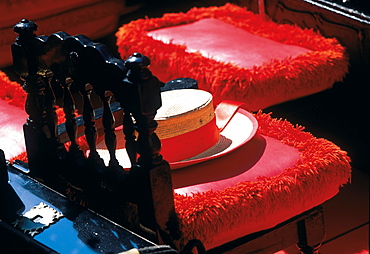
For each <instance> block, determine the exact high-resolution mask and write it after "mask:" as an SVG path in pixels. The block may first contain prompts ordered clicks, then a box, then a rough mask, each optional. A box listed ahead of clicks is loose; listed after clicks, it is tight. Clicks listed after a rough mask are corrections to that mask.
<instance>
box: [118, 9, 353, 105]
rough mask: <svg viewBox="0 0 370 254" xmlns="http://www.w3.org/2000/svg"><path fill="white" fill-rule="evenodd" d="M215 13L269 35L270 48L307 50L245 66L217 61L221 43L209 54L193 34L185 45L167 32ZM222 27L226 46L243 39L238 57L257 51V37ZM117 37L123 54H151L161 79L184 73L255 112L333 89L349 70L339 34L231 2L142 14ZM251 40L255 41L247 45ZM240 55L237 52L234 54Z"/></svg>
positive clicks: (264, 36)
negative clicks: (284, 21)
mask: <svg viewBox="0 0 370 254" xmlns="http://www.w3.org/2000/svg"><path fill="white" fill-rule="evenodd" d="M210 18H211V19H217V20H219V21H222V22H224V23H226V24H227V25H228V26H230V25H231V26H234V27H235V28H237V29H241V30H243V31H244V32H245V33H248V34H250V35H251V36H249V37H248V38H252V37H255V38H256V37H260V39H263V40H265V41H267V40H270V43H267V44H266V45H264V46H265V47H262V48H264V49H265V52H274V51H277V49H276V45H275V46H274V47H273V48H270V46H269V45H270V44H281V45H284V46H285V48H289V46H291V47H301V48H304V49H306V52H305V53H301V54H298V55H296V54H287V55H286V57H285V58H284V59H281V58H274V57H272V58H271V59H270V60H269V61H265V62H263V63H261V62H260V61H259V60H257V59H256V65H254V66H253V67H248V68H245V67H240V66H238V65H236V64H232V63H230V62H227V61H226V62H222V61H217V60H215V59H214V58H216V57H217V54H219V53H220V52H222V48H220V49H218V50H215V51H217V52H213V53H214V54H212V52H211V53H210V52H207V54H210V56H209V57H205V56H204V55H203V54H201V52H200V51H201V50H202V49H200V48H198V50H199V52H196V50H197V47H195V48H190V46H189V47H188V46H187V44H189V45H190V44H191V43H192V41H190V40H194V38H186V37H189V36H184V38H183V39H184V40H183V41H181V44H182V42H183V43H184V44H185V45H180V44H178V43H180V42H176V40H177V37H176V38H173V40H172V39H171V37H168V36H170V32H166V31H164V30H165V29H167V28H168V29H172V30H171V31H175V30H176V29H177V27H178V28H179V29H180V27H182V25H185V24H186V25H189V24H191V23H195V22H197V21H201V20H205V19H210ZM222 27H223V26H220V27H219V30H218V31H219V33H220V37H222V36H225V34H227V36H228V37H229V39H230V45H224V44H223V47H225V46H226V47H227V46H230V47H231V45H234V46H233V47H238V43H233V42H234V41H237V42H239V41H240V45H241V46H240V48H235V49H234V50H235V51H236V52H239V56H240V55H248V54H250V51H253V50H250V49H252V47H253V43H252V42H249V41H248V40H244V41H243V40H242V39H240V37H238V36H235V37H232V36H230V35H229V33H228V31H227V30H228V29H227V28H225V29H223V28H222ZM225 27H227V26H225ZM215 29H216V30H217V27H216V28H215ZM162 30H163V32H162ZM204 30H207V27H204ZM209 30H211V28H209ZM212 31H213V32H214V29H213V30H212ZM149 33H159V34H161V33H166V35H167V40H169V42H168V43H165V42H163V41H162V40H156V39H154V38H153V37H152V36H150V35H149ZM178 33H179V32H178ZM178 33H177V34H178ZM210 33H211V32H210ZM213 34H214V33H213ZM241 34H242V32H241ZM206 36H208V34H207V33H204V34H203V36H202V37H199V41H200V43H199V44H200V46H202V45H201V44H202V43H201V40H202V39H204V38H208V37H206ZM209 36H214V35H209ZM116 37H117V45H118V50H119V52H120V54H121V57H122V58H123V59H126V58H127V57H128V56H130V55H131V54H132V53H133V52H136V51H137V52H140V53H142V54H144V55H146V56H148V57H149V58H150V59H151V63H152V64H151V69H152V71H153V73H154V74H155V75H156V76H157V77H158V78H160V79H161V80H162V81H164V82H167V81H169V80H171V79H174V78H179V77H189V78H194V79H196V80H197V81H198V82H199V87H200V89H203V90H206V91H209V92H211V93H212V94H213V96H214V99H215V101H216V102H219V101H222V100H225V99H226V100H234V101H241V102H244V103H246V105H247V109H249V110H253V111H257V110H259V109H263V108H266V107H268V106H271V105H275V104H278V103H281V102H284V101H288V100H292V99H296V98H299V97H302V96H306V95H309V94H313V93H317V92H319V91H322V90H325V89H328V88H330V87H332V86H333V84H334V83H335V82H337V81H341V80H342V78H343V77H344V76H345V74H346V73H347V71H348V59H347V57H346V54H345V49H344V48H343V47H342V46H341V45H340V44H339V43H338V41H337V40H336V39H329V38H324V37H323V36H321V35H319V34H318V33H316V32H314V31H313V30H307V29H305V30H303V29H301V28H298V27H296V26H292V25H279V24H276V23H273V22H270V21H265V20H263V19H262V18H261V17H260V16H259V15H256V14H254V13H252V12H249V11H247V10H246V9H244V8H241V7H238V6H235V5H232V4H226V5H224V6H221V7H209V8H193V9H191V10H189V11H188V12H187V13H167V14H165V15H163V17H161V18H151V19H139V20H136V21H132V22H130V23H129V24H125V25H123V26H122V27H121V28H120V29H119V31H118V32H117V33H116ZM203 37H204V38H203ZM209 38H212V37H209ZM213 38H215V37H213ZM171 41H172V42H171ZM271 42H273V43H271ZM248 43H250V46H246V45H249V44H248ZM257 43H258V42H257ZM235 45H236V46H235ZM194 51H195V52H194ZM272 55H273V54H272ZM239 56H238V55H235V58H238V57H239Z"/></svg>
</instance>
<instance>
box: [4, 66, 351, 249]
mask: <svg viewBox="0 0 370 254" xmlns="http://www.w3.org/2000/svg"><path fill="white" fill-rule="evenodd" d="M19 87H20V85H19V84H18V83H16V82H12V81H10V80H9V79H8V78H7V76H6V75H5V74H4V73H2V72H1V71H0V100H1V102H5V100H7V101H9V102H11V103H14V104H17V103H16V101H17V102H21V104H22V105H18V106H19V107H23V104H24V99H18V100H15V98H14V96H15V95H16V94H17V96H20V98H25V96H24V92H22V90H18V88H19ZM4 88H6V89H4ZM12 91H18V92H12ZM4 105H5V103H4ZM12 107H14V106H12ZM2 110H4V109H3V108H2ZM5 110H6V109H5ZM12 117H13V118H14V119H16V118H17V117H18V118H19V116H17V115H13V116H12ZM20 117H21V119H22V122H23V119H24V116H23V115H22V116H20ZM255 117H256V119H257V121H258V125H259V127H258V131H257V135H256V137H255V138H254V139H252V140H251V141H250V142H248V143H247V144H246V145H244V146H243V147H241V148H239V149H237V150H235V151H233V152H231V153H230V154H229V155H225V156H222V157H220V158H218V159H215V160H211V161H207V162H204V163H200V164H198V165H194V166H192V167H188V168H183V169H179V170H174V171H173V172H172V173H173V181H174V186H175V190H174V191H175V209H176V212H177V214H178V216H179V221H180V225H181V231H182V234H183V236H182V238H181V243H186V242H187V241H188V240H191V239H199V240H201V241H202V242H203V243H204V244H205V246H206V248H207V249H210V248H212V247H215V246H218V245H220V244H223V243H226V242H228V241H231V240H233V239H236V238H238V237H241V236H243V235H246V234H250V233H253V232H256V231H259V230H264V229H267V228H271V227H273V226H275V225H276V224H278V223H280V222H283V221H285V220H287V219H289V218H291V217H293V216H295V215H297V214H299V213H302V212H303V211H305V210H308V209H310V208H312V207H314V206H316V205H319V204H321V203H323V202H324V201H326V200H328V199H330V198H331V197H333V196H334V195H336V194H337V193H338V190H339V187H340V186H342V185H344V184H346V183H347V182H348V181H349V179H350V177H351V167H350V158H349V157H348V156H347V153H346V152H345V151H343V150H341V149H340V148H339V147H338V146H336V145H335V144H333V143H332V142H330V141H328V140H325V139H322V138H316V137H314V136H313V135H311V134H310V133H307V132H304V128H303V127H302V126H293V125H292V124H291V123H289V122H288V121H286V120H281V119H273V118H271V116H270V114H266V113H262V112H258V113H256V114H255ZM0 127H1V125H0ZM2 131H3V130H2V129H0V132H2ZM261 140H264V142H265V144H264V146H265V148H263V149H262V150H261V149H260V151H261V154H260V155H258V156H259V157H258V158H257V159H252V160H251V158H249V157H251V156H255V153H257V152H258V151H256V150H258V149H257V147H256V146H255V144H257V143H258V142H260V141H261ZM19 143H20V142H18V143H14V144H8V146H11V145H17V144H19ZM22 143H23V141H22ZM1 145H3V144H2V143H1ZM248 145H249V146H250V147H249V148H248ZM269 147H270V149H268V148H269ZM2 149H4V150H5V151H6V150H7V147H6V146H5V147H2ZM248 149H249V150H248ZM282 150H285V151H288V152H289V151H290V152H289V153H287V154H282V153H281V151H282ZM247 151H249V152H247ZM266 154H268V155H269V157H267V158H264V155H266ZM18 158H19V159H22V155H20V156H19V157H18ZM23 159H24V156H23ZM246 161H248V162H250V163H249V164H248V165H243V167H242V168H241V169H240V168H239V169H238V168H237V165H241V164H243V163H244V162H246ZM251 161H252V162H251ZM204 168H206V169H207V170H209V169H211V170H212V171H213V172H214V173H213V174H208V177H212V176H214V175H217V174H218V173H220V172H221V173H222V171H224V172H225V173H227V174H233V172H231V171H232V170H235V169H238V170H242V171H245V174H246V175H247V176H246V177H244V178H242V177H240V178H239V179H240V182H238V181H236V182H234V183H233V184H230V186H229V187H227V188H218V189H217V188H212V184H217V182H218V181H220V180H223V179H216V180H215V179H213V180H212V181H209V182H205V181H203V179H201V177H204V176H202V175H201V173H200V172H201V171H202V170H203V169H204ZM194 169H196V171H197V172H195V174H193V175H192V177H191V178H192V179H193V180H194V179H195V180H196V181H198V182H197V184H194V185H193V186H189V184H188V183H186V180H187V179H188V178H186V177H184V174H183V173H181V172H185V173H186V172H188V173H189V172H191V170H194ZM254 173H256V174H257V175H258V176H259V177H256V175H253V174H254ZM238 174H239V175H240V176H242V175H243V174H244V173H243V172H238ZM234 177H238V175H234ZM242 179H244V180H242ZM246 179H248V180H246ZM234 180H235V179H234ZM202 184H208V185H209V186H207V187H209V189H208V190H205V189H203V190H202V191H198V192H195V191H194V190H195V189H196V188H197V187H199V185H202ZM215 186H216V185H215ZM192 187H194V188H193V189H192ZM212 189H213V190H212ZM198 190H199V189H198Z"/></svg>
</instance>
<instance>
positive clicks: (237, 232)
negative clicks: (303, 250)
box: [173, 112, 351, 249]
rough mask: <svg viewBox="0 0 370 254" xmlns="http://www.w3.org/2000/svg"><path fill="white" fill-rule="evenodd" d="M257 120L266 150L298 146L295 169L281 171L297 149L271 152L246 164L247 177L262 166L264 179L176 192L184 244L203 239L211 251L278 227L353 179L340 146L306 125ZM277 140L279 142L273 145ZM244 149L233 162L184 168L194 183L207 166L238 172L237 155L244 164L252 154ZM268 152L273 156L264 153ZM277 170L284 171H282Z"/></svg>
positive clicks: (264, 117)
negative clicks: (266, 156)
mask: <svg viewBox="0 0 370 254" xmlns="http://www.w3.org/2000/svg"><path fill="white" fill-rule="evenodd" d="M255 117H256V119H257V121H258V124H259V129H258V132H257V136H256V138H258V136H260V137H262V138H264V139H265V140H266V143H267V144H266V146H269V145H273V146H275V149H281V148H284V146H288V147H291V148H294V150H296V151H297V152H298V153H299V155H298V157H299V159H298V160H297V161H296V162H295V163H293V164H291V166H288V167H283V166H284V165H287V164H290V163H291V162H286V161H285V160H287V159H289V157H295V153H296V152H295V151H294V150H293V152H292V153H291V154H285V155H284V156H281V155H280V156H279V154H278V153H275V154H274V153H272V154H270V157H269V159H270V161H268V159H267V160H266V159H265V160H266V161H265V162H262V157H261V158H260V159H259V160H258V161H257V162H255V164H254V165H252V166H250V165H246V166H245V169H244V171H245V172H246V173H245V174H249V172H248V171H251V172H252V171H253V170H254V169H256V168H258V170H259V174H260V177H255V178H254V179H249V180H247V181H242V182H238V183H236V184H234V185H230V186H229V187H228V188H225V189H217V182H218V181H219V180H215V181H213V182H214V184H215V189H216V190H212V182H209V183H207V184H208V188H209V190H208V191H201V192H196V193H191V187H189V188H187V189H186V191H187V193H184V191H183V189H184V188H183V187H181V188H178V189H175V205H176V211H177V213H178V215H179V217H180V221H181V225H182V232H183V237H184V240H191V239H199V240H201V241H203V243H204V244H205V246H206V248H207V249H210V248H212V247H216V246H218V245H220V244H223V243H226V242H229V241H231V240H234V239H237V238H239V237H242V236H244V235H247V234H250V233H253V232H256V231H260V230H264V229H268V228H271V227H274V226H275V225H277V224H279V223H281V222H283V221H285V220H287V219H289V218H291V217H293V216H295V215H298V214H300V213H302V212H304V211H306V210H308V209H310V208H312V207H314V206H317V205H319V204H322V203H323V202H325V201H326V200H328V199H330V198H332V197H333V196H334V195H336V194H337V193H338V191H339V187H340V186H342V185H344V184H346V183H348V181H349V179H350V177H351V166H350V158H349V157H348V156H347V153H346V152H345V151H343V150H341V149H340V148H339V147H338V146H336V145H335V144H333V143H332V142H330V141H328V140H326V139H322V138H316V137H314V136H313V135H312V134H310V133H308V132H304V131H303V130H304V128H303V127H302V126H293V125H292V124H291V123H289V122H288V121H286V120H282V119H274V118H271V117H270V114H265V113H262V112H258V113H257V114H255ZM276 141H277V142H278V143H279V144H273V143H275V142H276ZM250 142H253V140H252V141H250ZM247 145H248V144H247ZM242 149H244V148H240V149H238V150H237V151H235V152H233V153H238V154H236V155H235V156H234V155H233V154H230V155H228V156H230V157H229V158H228V157H227V156H225V157H224V158H222V159H219V160H218V161H209V162H206V163H209V165H205V164H204V165H198V166H193V167H192V168H193V169H192V168H188V169H182V170H193V172H194V174H193V177H194V178H195V179H196V178H197V177H198V175H201V174H202V173H201V171H202V170H203V169H204V168H206V167H208V168H212V169H213V171H214V172H215V173H214V174H216V172H217V171H219V170H228V171H230V170H235V169H236V168H235V166H234V165H235V162H234V161H235V160H236V158H235V157H238V158H239V159H238V160H239V161H241V163H242V162H243V161H250V160H249V159H248V156H251V155H252V154H253V149H251V150H250V153H248V152H246V151H248V150H244V151H243V150H242ZM276 152H279V151H276ZM264 153H270V152H268V151H267V149H266V150H265V151H264ZM195 167H197V168H196V172H195V171H194V170H195ZM274 168H280V172H279V171H276V169H274ZM238 170H239V169H237V170H236V171H238ZM272 170H275V172H271V171H272ZM244 171H243V172H244ZM173 174H174V184H175V185H177V184H179V183H178V182H177V181H181V179H185V178H183V176H181V177H177V176H176V174H180V173H177V172H176V171H175V172H173ZM180 175H181V174H180ZM266 175H268V176H266ZM209 176H210V178H211V177H212V175H209ZM236 177H240V178H241V179H242V177H243V174H242V173H241V172H239V171H238V176H236ZM203 184H206V183H203ZM198 185H199V184H198ZM200 185H202V184H200ZM196 187H197V188H194V190H196V189H199V186H196ZM179 193H181V194H179Z"/></svg>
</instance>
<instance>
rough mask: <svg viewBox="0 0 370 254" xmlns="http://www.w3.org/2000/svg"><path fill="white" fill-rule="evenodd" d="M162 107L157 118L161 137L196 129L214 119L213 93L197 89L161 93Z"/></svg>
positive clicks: (157, 131)
mask: <svg viewBox="0 0 370 254" xmlns="http://www.w3.org/2000/svg"><path fill="white" fill-rule="evenodd" d="M161 96H162V107H161V108H160V109H159V110H158V112H157V115H156V117H155V120H156V121H157V122H158V128H157V130H156V133H157V134H158V136H159V137H160V138H161V139H165V138H170V137H174V136H178V135H181V134H184V133H188V132H191V131H193V130H196V129H198V128H200V127H202V126H204V125H206V124H208V123H209V122H210V121H211V120H213V119H214V117H215V115H214V108H213V99H212V95H211V94H210V93H209V92H206V91H203V90H197V89H178V90H171V91H166V92H162V93H161Z"/></svg>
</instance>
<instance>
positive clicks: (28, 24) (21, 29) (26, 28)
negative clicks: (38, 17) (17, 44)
mask: <svg viewBox="0 0 370 254" xmlns="http://www.w3.org/2000/svg"><path fill="white" fill-rule="evenodd" d="M37 28H38V26H37V24H36V23H35V22H33V21H30V20H28V19H22V20H21V21H20V22H18V23H17V24H16V25H15V26H14V28H13V30H14V32H16V33H17V34H19V35H20V36H34V35H35V32H36V31H37Z"/></svg>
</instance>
